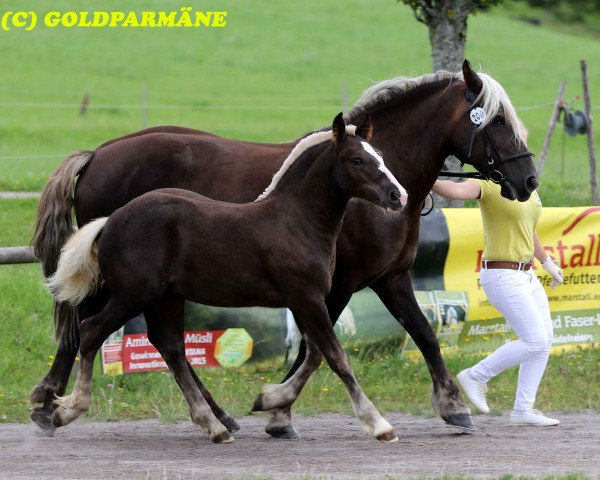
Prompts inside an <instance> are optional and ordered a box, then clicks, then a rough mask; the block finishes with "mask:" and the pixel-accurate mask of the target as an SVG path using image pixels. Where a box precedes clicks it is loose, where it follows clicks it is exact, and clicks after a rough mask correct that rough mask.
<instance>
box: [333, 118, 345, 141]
mask: <svg viewBox="0 0 600 480" xmlns="http://www.w3.org/2000/svg"><path fill="white" fill-rule="evenodd" d="M345 136H346V122H345V121H344V115H343V114H342V112H340V113H338V114H337V115H336V117H335V118H334V119H333V138H335V140H336V141H338V142H341V141H343V140H344V137H345Z"/></svg>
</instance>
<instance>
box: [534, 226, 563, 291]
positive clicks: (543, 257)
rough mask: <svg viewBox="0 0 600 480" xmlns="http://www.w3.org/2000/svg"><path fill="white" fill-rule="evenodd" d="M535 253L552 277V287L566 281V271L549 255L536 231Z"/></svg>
mask: <svg viewBox="0 0 600 480" xmlns="http://www.w3.org/2000/svg"><path fill="white" fill-rule="evenodd" d="M533 255H534V256H535V258H537V259H538V260H539V261H540V263H541V264H542V267H544V270H546V271H547V272H548V273H549V274H550V276H551V277H552V281H551V282H550V286H551V287H552V288H554V287H556V286H557V285H560V284H561V283H563V282H564V273H563V271H562V269H561V268H560V266H559V264H558V262H557V261H556V260H553V259H552V257H551V256H550V255H548V253H547V252H546V250H545V249H544V246H543V245H542V242H540V239H539V237H538V234H537V233H536V232H534V233H533Z"/></svg>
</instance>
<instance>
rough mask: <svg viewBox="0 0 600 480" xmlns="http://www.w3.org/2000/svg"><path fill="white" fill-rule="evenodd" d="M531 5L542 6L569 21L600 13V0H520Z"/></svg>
mask: <svg viewBox="0 0 600 480" xmlns="http://www.w3.org/2000/svg"><path fill="white" fill-rule="evenodd" d="M520 1H521V2H525V3H527V4H528V5H529V6H531V7H535V8H542V9H544V10H545V11H547V12H550V13H551V14H552V15H553V16H554V17H556V18H558V19H559V20H562V21H564V22H569V23H579V22H584V21H585V17H586V15H590V14H600V0H520Z"/></svg>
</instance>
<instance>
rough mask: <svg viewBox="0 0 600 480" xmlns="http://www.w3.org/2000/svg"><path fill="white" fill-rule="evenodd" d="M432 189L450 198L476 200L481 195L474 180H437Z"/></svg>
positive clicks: (479, 188)
mask: <svg viewBox="0 0 600 480" xmlns="http://www.w3.org/2000/svg"><path fill="white" fill-rule="evenodd" d="M432 190H433V191H434V192H435V193H437V194H438V195H441V196H442V197H446V198H449V199H450V200H477V199H478V198H479V197H480V196H481V187H480V186H479V184H478V183H477V182H475V181H474V180H467V181H466V182H460V183H458V182H452V181H450V180H437V181H436V182H435V183H434V184H433V188H432Z"/></svg>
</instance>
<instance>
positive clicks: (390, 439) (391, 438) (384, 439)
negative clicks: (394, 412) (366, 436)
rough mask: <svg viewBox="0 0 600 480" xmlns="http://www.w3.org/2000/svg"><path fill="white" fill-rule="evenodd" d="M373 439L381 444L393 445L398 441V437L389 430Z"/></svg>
mask: <svg viewBox="0 0 600 480" xmlns="http://www.w3.org/2000/svg"><path fill="white" fill-rule="evenodd" d="M375 438H376V439H377V440H379V441H380V442H381V443H394V442H397V441H398V437H397V436H396V434H395V433H394V431H393V430H390V431H389V432H383V433H380V434H379V435H377V436H376V437H375Z"/></svg>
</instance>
